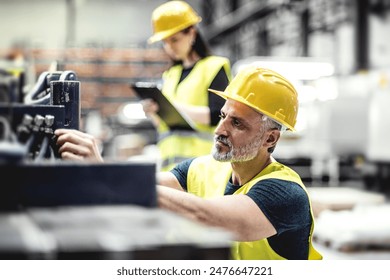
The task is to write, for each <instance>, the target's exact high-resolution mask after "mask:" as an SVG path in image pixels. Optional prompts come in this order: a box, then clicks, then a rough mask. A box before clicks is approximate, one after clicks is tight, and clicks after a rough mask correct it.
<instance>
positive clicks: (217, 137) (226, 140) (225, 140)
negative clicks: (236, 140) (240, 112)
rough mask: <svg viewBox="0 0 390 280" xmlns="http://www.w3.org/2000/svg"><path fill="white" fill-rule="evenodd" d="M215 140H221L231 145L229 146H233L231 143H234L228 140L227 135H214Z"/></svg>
mask: <svg viewBox="0 0 390 280" xmlns="http://www.w3.org/2000/svg"><path fill="white" fill-rule="evenodd" d="M214 141H215V142H221V143H222V144H224V145H226V146H229V147H231V145H232V144H231V143H230V141H229V140H228V138H227V137H226V136H223V135H218V136H216V137H214Z"/></svg>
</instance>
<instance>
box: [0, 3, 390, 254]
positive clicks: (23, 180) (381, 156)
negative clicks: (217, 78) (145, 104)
mask: <svg viewBox="0 0 390 280" xmlns="http://www.w3.org/2000/svg"><path fill="white" fill-rule="evenodd" d="M164 2H166V1H163V0H148V1H142V0H131V1H128V0H112V1H104V0H54V1H53V0H36V1H28V0H0V23H1V24H0V34H1V40H0V87H1V88H0V90H1V91H0V113H1V114H0V117H1V126H0V128H1V131H0V137H1V139H0V174H1V175H2V176H1V177H2V179H1V180H2V181H1V186H2V187H1V188H0V258H1V259H96V258H98V259H183V258H184V259H225V258H227V252H228V247H229V242H228V241H229V239H230V235H229V233H227V232H224V231H222V230H219V229H214V228H207V227H203V226H201V225H198V224H195V223H192V222H190V221H188V220H186V219H184V218H182V217H178V216H176V215H173V214H172V215H171V213H165V212H160V211H158V210H157V209H155V195H156V194H155V192H154V185H155V183H156V182H155V173H156V171H158V170H159V158H158V156H157V151H156V141H157V132H156V129H155V127H154V126H153V124H152V123H151V121H150V120H149V119H148V118H146V117H145V115H144V114H143V111H142V107H141V106H140V104H139V99H138V98H137V95H136V94H135V92H134V90H133V88H132V87H131V85H133V84H134V83H137V82H153V83H160V82H161V75H162V73H163V72H164V71H165V70H166V69H167V67H168V66H169V63H170V60H169V58H168V56H167V55H166V54H165V52H164V51H163V49H162V45H161V44H153V45H151V44H148V42H147V39H148V38H149V37H150V35H151V34H152V27H151V22H150V15H151V13H152V11H153V9H154V8H155V7H157V6H158V5H160V4H162V3H164ZM187 2H188V3H189V4H190V5H191V6H192V7H193V8H194V9H195V10H196V11H198V13H199V15H201V17H202V21H201V22H200V23H199V28H200V31H201V33H202V35H203V36H204V37H205V38H206V39H207V41H208V42H209V44H210V47H211V49H212V51H213V53H215V54H218V55H221V56H225V57H228V58H229V59H230V61H231V65H232V72H233V73H232V74H233V75H235V74H236V73H237V72H238V71H239V70H240V69H242V68H243V67H246V66H248V65H259V66H264V67H269V68H271V69H274V70H276V71H279V72H280V73H281V74H283V75H284V76H285V77H287V78H289V79H290V80H291V81H292V82H293V83H294V85H295V87H296V88H297V91H298V93H299V106H300V108H299V115H298V123H297V131H296V132H290V131H287V132H285V133H284V134H283V135H282V139H281V140H280V142H279V143H278V146H277V147H276V149H275V152H274V157H275V159H276V160H278V161H280V162H282V163H285V164H287V165H288V166H290V167H291V168H293V169H294V170H295V171H296V172H297V173H298V174H299V175H300V176H301V177H302V179H303V180H304V183H305V185H306V187H307V190H308V193H309V195H310V197H311V200H312V206H313V210H314V215H315V218H316V224H315V231H314V236H313V238H314V240H315V243H316V244H315V245H316V247H317V248H318V250H319V251H320V252H321V253H322V254H323V256H324V259H364V260H375V259H390V219H389V218H388V217H389V216H390V204H389V199H390V149H389V148H387V145H388V143H389V142H388V141H389V138H390V132H389V131H390V130H388V128H389V127H390V110H389V111H388V108H387V105H388V104H390V41H389V40H388V39H387V35H386V34H388V33H389V32H390V1H388V0H310V1H309V0H277V1H275V0H274V1H271V0H261V1H256V0H224V1H221V0H188V1H187ZM51 73H52V76H50V77H49V76H48V75H50V74H51ZM56 75H57V76H56ZM49 79H51V80H52V81H54V82H52V84H51V88H50V89H51V90H53V93H52V103H51V105H50V106H44V105H41V104H38V103H34V102H31V104H32V105H31V106H24V104H23V102H24V101H23V100H24V97H25V96H26V95H28V94H30V95H32V92H34V94H35V95H34V97H37V93H38V92H39V91H41V90H42V89H43V88H45V87H47V86H48V85H47V83H48V82H47V81H48V80H49ZM45 83H46V84H45ZM64 86H66V87H69V88H70V96H67V97H66V98H68V99H70V100H71V102H68V100H66V99H64V97H63V96H60V95H58V96H57V95H54V90H55V88H56V87H58V88H61V87H64ZM39 98H41V97H39ZM53 100H54V101H53ZM76 101H77V102H76ZM12 104H13V105H12ZM69 104H70V105H69ZM64 106H65V109H64ZM25 114H30V115H36V114H40V115H45V114H46V115H47V114H51V115H55V116H56V120H57V122H56V121H54V125H57V126H63V125H65V126H68V127H69V128H75V129H78V128H79V129H81V130H83V131H86V132H88V133H90V134H91V135H94V136H95V137H97V138H99V139H101V151H102V155H103V157H104V158H105V159H106V162H107V164H105V165H99V164H94V163H88V164H78V163H77V164H76V163H74V164H70V163H62V162H57V161H55V162H48V161H45V160H43V159H42V158H38V159H40V160H35V161H33V162H31V161H28V162H29V164H28V165H24V166H20V165H18V164H17V162H19V161H20V160H22V161H23V160H27V156H26V155H25V154H23V151H21V149H20V146H19V145H16V144H15V139H14V137H13V136H12V135H13V134H16V133H22V132H23V129H25V127H26V122H28V120H26V119H23V117H24V116H25ZM41 117H42V116H41ZM10 118H11V119H12V121H10ZM59 118H63V119H64V120H65V121H64V122H62V123H59V122H58V119H59ZM35 121H36V122H38V121H40V122H41V123H42V122H44V121H45V122H46V119H45V118H44V117H42V119H41V120H35ZM30 122H31V120H30ZM51 125H53V122H52V123H51ZM51 125H47V127H45V129H46V130H45V131H49V132H50V129H51ZM33 129H34V128H33ZM49 132H48V133H49ZM45 139H46V138H45ZM386 139H387V140H386ZM42 141H44V140H42ZM47 141H50V140H47ZM46 145H49V144H47V143H46ZM38 157H39V156H38ZM80 178H83V179H82V180H77V179H80ZM76 181H77V182H79V183H75V182H76ZM80 181H81V182H80ZM130 181H131V182H132V184H131V186H129V185H128V183H126V182H130ZM113 182H114V183H115V186H116V193H110V192H108V191H107V189H106V186H107V185H111V184H113ZM77 184H80V186H79V185H77ZM80 187H82V188H83V189H82V190H80ZM21 193H23V194H22V195H21ZM20 195H21V196H23V201H24V202H25V204H26V205H24V206H23V207H21V206H20V205H19V203H18V200H19V198H20V197H19V196H20ZM135 197H136V198H135ZM50 198H53V199H52V200H50ZM114 204H118V205H114ZM69 205H72V206H74V205H77V206H78V207H70V208H69V207H67V206H69ZM21 208H22V209H21ZM194 232H196V233H197V234H196V236H194Z"/></svg>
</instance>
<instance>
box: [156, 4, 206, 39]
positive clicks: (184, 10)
mask: <svg viewBox="0 0 390 280" xmlns="http://www.w3.org/2000/svg"><path fill="white" fill-rule="evenodd" d="M201 20H202V18H201V17H200V16H199V15H198V14H197V13H196V12H195V11H194V10H193V9H192V7H191V6H190V5H189V4H188V3H186V2H184V1H169V2H166V3H164V4H162V5H160V6H159V7H157V8H156V9H155V10H154V11H153V13H152V27H153V36H151V37H150V38H149V39H148V43H149V44H151V43H154V42H157V41H161V40H163V39H165V38H167V37H169V36H171V35H173V34H175V33H177V32H179V31H181V30H184V29H186V28H187V27H190V26H192V25H195V24H197V23H199V22H200V21H201Z"/></svg>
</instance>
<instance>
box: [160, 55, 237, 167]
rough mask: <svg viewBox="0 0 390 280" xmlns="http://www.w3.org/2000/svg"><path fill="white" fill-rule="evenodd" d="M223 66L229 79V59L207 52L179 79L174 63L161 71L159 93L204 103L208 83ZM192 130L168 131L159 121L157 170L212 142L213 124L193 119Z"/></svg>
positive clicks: (195, 153)
mask: <svg viewBox="0 0 390 280" xmlns="http://www.w3.org/2000/svg"><path fill="white" fill-rule="evenodd" d="M222 67H223V68H224V70H225V72H226V74H227V76H228V79H229V81H230V79H231V69H230V62H229V60H228V59H227V58H225V57H220V56H208V57H205V58H203V59H201V60H199V61H198V62H197V63H196V64H195V65H194V68H193V69H192V71H191V72H190V73H189V74H188V76H187V77H186V78H185V79H184V80H183V81H181V82H180V83H179V80H180V77H181V74H182V71H183V67H182V65H174V66H172V67H171V68H170V69H168V70H167V71H165V72H164V74H163V88H162V92H163V94H164V95H165V96H166V97H167V98H168V99H169V100H172V101H175V102H178V103H182V104H185V105H193V106H208V95H209V91H208V89H209V87H210V84H211V83H212V81H213V80H214V78H215V76H216V75H217V74H218V72H219V71H220V70H221V68H222ZM195 126H196V131H195V132H194V131H188V130H174V131H171V130H169V128H168V127H167V126H166V124H165V123H164V122H163V120H162V122H161V124H160V126H159V128H158V132H159V140H158V143H157V145H158V148H159V150H160V157H161V170H162V171H167V170H170V169H171V168H172V167H174V166H175V165H176V164H177V163H179V162H181V161H183V160H185V159H188V158H192V157H196V156H200V155H205V154H209V153H210V151H211V147H212V145H213V134H214V129H215V126H208V125H202V124H199V123H195Z"/></svg>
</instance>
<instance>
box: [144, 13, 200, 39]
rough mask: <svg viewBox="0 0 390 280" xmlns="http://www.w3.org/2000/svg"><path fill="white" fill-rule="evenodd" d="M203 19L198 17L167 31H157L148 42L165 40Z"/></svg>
mask: <svg viewBox="0 0 390 280" xmlns="http://www.w3.org/2000/svg"><path fill="white" fill-rule="evenodd" d="M201 21H202V18H201V17H197V18H196V20H194V21H191V22H187V23H186V24H182V25H179V26H177V27H175V28H172V29H169V30H167V31H160V32H157V33H156V34H154V35H152V36H150V37H149V39H148V41H147V42H148V44H153V43H156V42H158V41H161V40H164V39H166V38H168V37H170V36H172V35H173V34H176V33H178V32H180V31H182V30H184V29H186V28H187V27H190V26H193V25H196V24H198V23H199V22H201Z"/></svg>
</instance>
